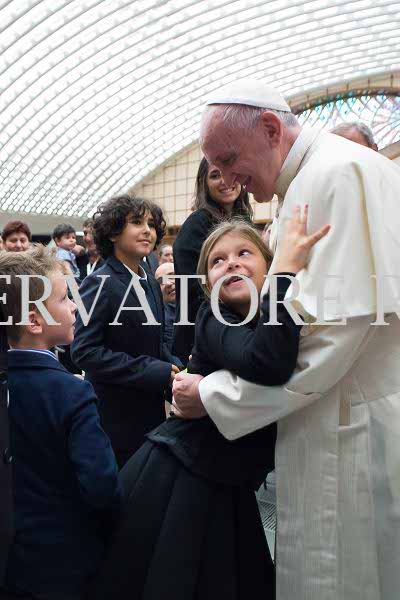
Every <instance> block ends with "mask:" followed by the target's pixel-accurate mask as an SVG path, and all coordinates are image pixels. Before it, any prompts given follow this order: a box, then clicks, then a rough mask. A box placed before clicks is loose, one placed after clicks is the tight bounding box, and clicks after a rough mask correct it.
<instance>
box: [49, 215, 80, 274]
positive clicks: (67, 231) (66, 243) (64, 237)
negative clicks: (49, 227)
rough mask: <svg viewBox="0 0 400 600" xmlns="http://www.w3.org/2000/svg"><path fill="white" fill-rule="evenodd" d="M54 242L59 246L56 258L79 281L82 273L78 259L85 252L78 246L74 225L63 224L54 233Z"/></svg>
mask: <svg viewBox="0 0 400 600" xmlns="http://www.w3.org/2000/svg"><path fill="white" fill-rule="evenodd" d="M53 240H54V242H55V244H56V246H57V253H56V256H57V258H58V260H61V261H62V262H64V263H65V264H66V266H67V267H68V268H69V270H70V271H71V272H72V275H73V276H74V277H75V278H76V279H79V275H80V271H79V267H78V265H77V262H76V257H77V256H79V255H80V254H81V253H83V252H84V251H85V250H84V248H83V247H82V246H77V244H76V232H75V229H74V228H73V227H72V225H68V224H66V223H61V224H60V225H57V227H56V228H55V229H54V231H53Z"/></svg>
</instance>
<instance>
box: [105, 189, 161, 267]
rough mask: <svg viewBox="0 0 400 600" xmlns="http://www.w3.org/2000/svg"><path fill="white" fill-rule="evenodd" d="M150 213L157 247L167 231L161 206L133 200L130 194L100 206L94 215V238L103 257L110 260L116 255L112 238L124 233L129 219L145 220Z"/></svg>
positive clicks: (140, 199) (137, 199)
mask: <svg viewBox="0 0 400 600" xmlns="http://www.w3.org/2000/svg"><path fill="white" fill-rule="evenodd" d="M148 212H149V213H151V215H152V217H153V220H154V225H155V229H156V233H157V241H156V246H157V245H158V244H159V243H160V242H161V240H162V238H163V237H164V234H165V229H166V223H165V219H164V216H163V212H162V210H161V208H160V207H159V206H157V205H156V204H154V203H153V202H150V201H148V200H144V199H143V198H133V197H132V196H128V194H123V195H122V196H116V197H114V198H111V199H110V200H107V202H104V203H103V204H100V206H99V207H98V208H97V211H96V212H95V214H94V215H93V237H94V243H95V244H96V246H97V248H98V250H99V252H100V254H101V256H102V257H103V258H108V257H109V256H112V255H113V254H114V243H113V242H112V241H111V238H112V237H116V236H117V235H119V234H120V233H122V231H123V229H124V227H125V225H126V220H127V218H128V217H130V218H132V219H143V217H144V216H145V214H146V213H148Z"/></svg>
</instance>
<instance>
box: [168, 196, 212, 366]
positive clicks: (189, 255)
mask: <svg viewBox="0 0 400 600" xmlns="http://www.w3.org/2000/svg"><path fill="white" fill-rule="evenodd" d="M215 223H216V219H215V218H213V217H212V215H211V214H210V213H209V212H208V211H206V210H204V208H200V209H199V210H196V211H195V212H193V213H192V214H190V215H189V216H188V218H187V219H186V221H185V222H184V223H183V225H182V226H181V228H180V230H179V232H178V235H177V237H176V240H175V242H174V246H173V250H174V266H175V275H195V274H196V270H197V262H198V260H199V255H200V250H201V247H202V245H203V242H204V240H205V239H206V238H207V236H208V234H209V232H210V230H211V229H212V227H213V225H214V224H215ZM175 289H176V318H175V322H176V323H177V322H178V321H179V320H180V314H181V286H180V281H179V279H177V280H176V282H175ZM203 300H204V294H203V291H202V289H201V286H200V284H199V282H198V280H196V279H189V280H188V316H189V321H190V322H191V323H194V322H195V321H196V315H197V311H198V310H199V307H200V305H201V303H202V302H203ZM193 344H194V325H179V326H178V327H177V326H175V327H174V334H173V343H172V353H173V354H176V355H177V356H179V358H180V360H181V361H182V363H183V364H184V365H186V364H187V362H188V359H189V356H190V354H191V351H192V347H193Z"/></svg>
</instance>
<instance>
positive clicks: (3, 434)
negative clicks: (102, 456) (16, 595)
mask: <svg viewBox="0 0 400 600" xmlns="http://www.w3.org/2000/svg"><path fill="white" fill-rule="evenodd" d="M1 320H3V319H1ZM2 333H3V335H2ZM6 353H7V340H6V337H5V335H4V332H2V331H1V327H0V588H1V586H2V583H3V576H4V572H5V567H6V562H7V556H8V550H9V547H10V543H11V540H12V525H13V516H12V489H11V483H12V482H11V453H10V450H9V427H8V409H7V354H6Z"/></svg>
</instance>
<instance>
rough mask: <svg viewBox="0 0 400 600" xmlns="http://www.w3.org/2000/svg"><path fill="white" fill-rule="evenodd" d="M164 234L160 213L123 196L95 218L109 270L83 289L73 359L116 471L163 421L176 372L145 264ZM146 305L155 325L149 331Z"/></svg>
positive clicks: (91, 277)
mask: <svg viewBox="0 0 400 600" xmlns="http://www.w3.org/2000/svg"><path fill="white" fill-rule="evenodd" d="M164 230H165V221H164V219H163V217H162V212H161V210H160V209H159V207H155V205H153V204H152V203H150V202H147V201H146V200H143V199H141V198H131V197H130V196H127V195H124V196H118V197H115V198H111V199H110V200H108V201H107V202H105V203H104V204H103V205H101V206H100V207H99V209H98V211H97V213H96V214H95V215H94V220H93V232H94V241H95V243H96V246H97V248H98V249H99V251H100V254H101V255H102V257H103V258H104V259H105V264H104V265H103V266H102V267H101V268H100V269H98V270H97V271H96V272H95V273H92V274H90V275H89V276H88V277H86V279H85V280H84V281H83V283H82V285H81V287H80V290H79V291H80V295H81V299H82V302H83V304H84V306H85V308H86V311H87V312H88V313H89V312H90V311H92V312H91V317H90V319H89V322H88V323H87V324H85V323H84V322H83V320H82V318H81V316H78V317H77V323H76V331H75V340H74V343H73V344H72V348H71V355H72V360H73V361H74V363H75V364H76V365H78V366H79V367H80V368H81V369H82V370H83V371H85V377H86V378H87V379H88V380H89V381H90V382H91V383H92V384H93V387H94V389H95V391H96V394H97V396H98V398H99V412H100V416H101V420H102V424H103V427H104V429H105V431H106V432H107V434H108V435H109V436H110V439H111V443H112V446H113V449H114V452H115V455H116V457H117V461H118V465H119V467H122V466H123V465H124V464H125V463H126V461H127V460H128V459H129V458H130V457H131V456H132V454H133V453H134V452H135V451H136V450H137V449H138V448H139V446H141V445H142V443H143V442H144V437H145V435H146V434H147V433H148V432H150V431H151V430H152V429H154V427H157V425H159V424H160V423H161V422H162V421H163V420H164V419H165V412H164V393H165V391H166V390H168V388H169V387H170V384H171V382H172V380H173V378H174V375H175V373H177V372H178V370H179V369H178V367H177V366H176V365H175V360H174V358H173V357H172V356H171V354H170V352H169V351H168V350H167V348H166V347H164V343H163V328H164V308H163V300H162V295H161V291H160V286H159V285H158V283H157V282H156V280H155V279H154V277H153V276H152V275H151V273H150V272H149V271H147V270H145V269H143V267H142V266H141V264H140V263H141V261H142V259H143V258H144V257H145V256H148V254H149V253H150V252H151V251H152V249H153V247H154V245H155V244H156V243H157V242H159V241H160V240H161V238H162V236H163V234H164ZM102 280H103V281H102ZM133 284H136V287H135V286H134V285H133ZM139 292H140V293H141V295H142V301H140V300H139V298H138V293H139ZM144 301H146V303H147V306H148V308H150V310H151V312H152V314H153V316H154V320H153V323H157V324H148V325H146V323H147V322H148V321H147V315H146V314H145V312H144V310H143V308H142V306H144ZM122 307H124V308H123V310H122Z"/></svg>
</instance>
